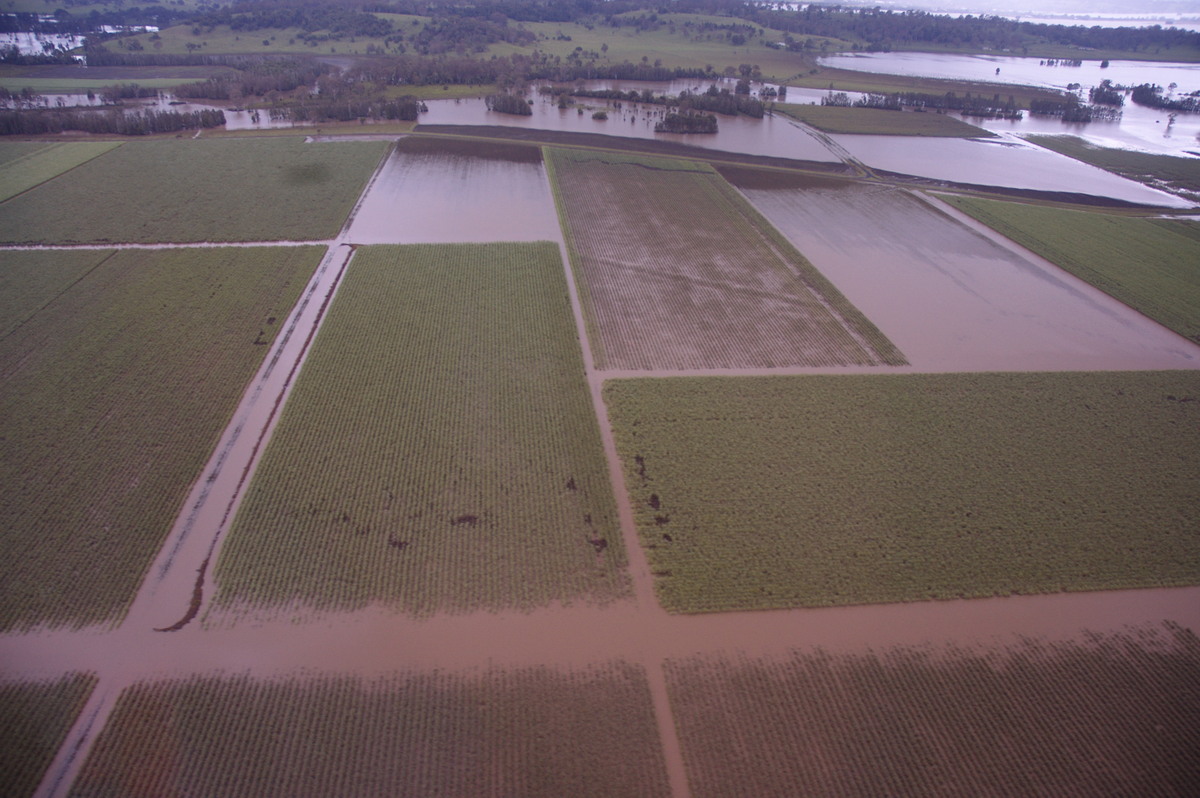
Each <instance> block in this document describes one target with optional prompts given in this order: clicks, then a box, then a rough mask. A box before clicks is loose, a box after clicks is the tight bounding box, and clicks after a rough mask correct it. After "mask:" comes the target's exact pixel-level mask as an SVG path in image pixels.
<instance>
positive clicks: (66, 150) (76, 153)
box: [0, 141, 121, 202]
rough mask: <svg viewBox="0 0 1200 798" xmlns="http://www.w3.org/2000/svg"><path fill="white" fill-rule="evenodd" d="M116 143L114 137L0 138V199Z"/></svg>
mask: <svg viewBox="0 0 1200 798" xmlns="http://www.w3.org/2000/svg"><path fill="white" fill-rule="evenodd" d="M119 146H121V145H120V142H116V141H87V142H83V141H81V142H62V143H59V144H32V143H31V142H0V202H4V200H6V199H9V198H11V197H15V196H16V195H17V194H20V193H21V192H23V191H28V190H29V189H31V188H33V187H34V186H38V185H41V184H42V183H45V182H46V181H47V180H49V179H51V178H53V177H57V176H58V175H60V174H62V173H63V172H66V171H68V170H70V169H74V168H75V167H76V166H79V165H80V164H83V163H87V162H88V161H90V160H92V159H93V158H96V157H98V156H100V155H103V154H104V153H106V152H108V151H109V150H111V149H114V148H116V147H119Z"/></svg>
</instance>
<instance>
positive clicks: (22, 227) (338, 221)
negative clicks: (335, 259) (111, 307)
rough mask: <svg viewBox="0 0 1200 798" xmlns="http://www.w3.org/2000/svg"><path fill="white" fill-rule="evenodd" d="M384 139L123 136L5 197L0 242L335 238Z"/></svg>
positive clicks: (383, 146) (382, 148) (380, 152)
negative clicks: (64, 172)
mask: <svg viewBox="0 0 1200 798" xmlns="http://www.w3.org/2000/svg"><path fill="white" fill-rule="evenodd" d="M387 146H388V145H387V143H386V142H382V141H370V142H331V143H321V144H305V143H304V139H303V138H299V137H289V138H258V139H249V138H248V139H233V138H229V139H221V140H211V141H209V140H204V139H198V140H191V139H183V140H174V139H168V140H159V141H128V142H125V143H124V144H123V145H122V146H120V147H118V148H116V149H115V150H113V151H112V152H108V153H105V154H104V155H102V156H101V157H99V158H96V159H94V160H92V161H89V162H87V163H85V164H83V165H82V166H79V167H78V168H76V169H73V170H71V173H70V175H69V176H63V177H61V178H59V179H56V180H51V181H49V182H47V183H43V184H42V185H40V186H38V187H37V188H35V189H32V190H31V191H27V192H25V193H24V194H22V195H21V196H19V197H14V198H13V199H10V200H9V201H8V202H6V203H4V205H3V212H0V241H6V242H18V243H101V244H103V243H109V242H114V243H116V242H138V243H154V242H163V241H166V242H191V241H277V240H320V239H326V238H332V237H333V236H335V235H336V234H337V232H338V230H339V229H340V228H341V226H342V223H343V222H345V220H346V217H347V216H348V215H349V213H350V210H351V209H352V208H353V207H354V203H355V201H356V200H357V199H358V195H359V193H360V192H361V191H362V189H363V186H364V185H366V182H367V180H368V179H369V178H370V176H371V173H372V171H373V170H374V169H375V167H376V165H377V164H378V163H379V161H380V158H381V157H382V156H383V154H384V152H385V150H386V149H387Z"/></svg>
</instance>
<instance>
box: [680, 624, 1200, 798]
mask: <svg viewBox="0 0 1200 798" xmlns="http://www.w3.org/2000/svg"><path fill="white" fill-rule="evenodd" d="M1164 627H1165V628H1164ZM934 633H935V634H936V631H935V632H934ZM1198 670H1200V641H1198V640H1197V638H1196V635H1195V633H1193V632H1192V631H1191V630H1190V629H1184V628H1180V627H1178V626H1175V625H1173V624H1164V625H1163V627H1155V626H1141V627H1133V628H1127V629H1126V630H1122V631H1119V632H1115V633H1109V634H1087V635H1085V636H1084V637H1083V639H1077V640H1066V641H1061V642H1059V641H1044V640H1036V639H1034V640H1024V641H1021V642H1017V643H1014V644H1012V645H1010V646H1006V647H1000V646H996V647H989V648H970V649H959V648H953V647H944V648H943V647H933V646H929V647H920V648H897V649H885V650H882V651H873V652H869V653H838V652H825V651H821V650H819V649H818V650H812V649H805V650H802V651H801V650H797V651H795V652H793V653H792V654H790V655H788V656H785V657H780V658H777V659H766V658H763V659H745V658H742V659H734V658H732V657H726V656H720V657H716V656H697V657H693V658H689V659H684V660H674V661H669V662H668V663H667V666H666V673H667V685H668V690H669V692H670V696H671V706H672V708H673V709H674V710H675V717H676V723H677V725H678V728H679V736H680V741H681V744H682V748H683V758H684V763H685V766H686V768H687V772H688V783H689V786H690V787H691V794H692V795H693V796H694V797H695V798H740V797H741V796H746V795H779V796H782V795H805V796H846V795H922V796H930V798H958V796H962V795H1112V796H1115V795H1187V794H1191V793H1192V792H1194V791H1195V789H1194V788H1195V784H1196V768H1195V761H1196V746H1195V744H1194V743H1195V718H1196V717H1197V715H1198V714H1200V691H1197V690H1196V673H1197V671H1198ZM798 752H800V753H799V754H798Z"/></svg>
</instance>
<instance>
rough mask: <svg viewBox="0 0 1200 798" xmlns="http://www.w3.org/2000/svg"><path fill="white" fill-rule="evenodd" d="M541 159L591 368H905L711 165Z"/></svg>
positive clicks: (570, 156)
mask: <svg viewBox="0 0 1200 798" xmlns="http://www.w3.org/2000/svg"><path fill="white" fill-rule="evenodd" d="M551 153H552V156H553V158H552V161H551V163H552V164H553V169H554V180H555V190H556V191H557V192H558V195H559V198H560V201H561V207H562V209H563V211H564V212H565V215H566V219H567V226H568V228H569V233H570V235H569V242H568V245H569V248H570V250H571V257H572V259H573V264H574V267H575V269H576V272H577V274H578V275H579V278H580V281H581V283H582V289H581V295H582V298H583V307H584V311H585V313H586V314H587V316H588V322H589V324H591V325H593V326H594V327H595V328H596V330H597V332H598V334H596V335H593V336H591V342H592V346H593V349H594V354H595V361H596V364H597V365H598V366H600V367H602V368H616V369H641V370H646V369H673V370H680V369H695V368H738V367H742V368H746V367H751V368H753V367H758V368H767V367H779V366H842V365H862V366H872V365H898V364H901V363H903V362H904V358H903V355H901V354H900V352H898V351H897V350H896V348H895V347H894V346H893V345H892V343H891V342H890V341H889V340H888V339H887V338H886V337H885V336H884V335H882V334H881V333H880V332H879V330H878V329H877V328H876V327H875V326H874V325H873V324H872V323H871V322H870V321H869V319H868V318H867V317H865V316H863V315H862V314H861V313H860V312H859V311H858V309H857V308H855V307H854V306H853V305H852V304H851V303H850V302H848V301H846V299H845V298H844V297H843V296H842V295H841V294H840V293H838V291H837V289H836V288H834V287H833V286H832V285H830V284H829V282H828V281H826V279H825V278H824V277H823V276H822V275H821V273H820V272H818V271H817V270H816V269H814V268H813V267H812V265H811V264H810V263H809V262H808V261H807V260H805V259H804V256H803V255H801V254H800V253H799V252H797V251H796V250H795V249H794V248H792V247H791V246H790V245H789V244H788V242H787V240H786V239H784V238H783V237H782V236H780V235H779V234H778V233H777V232H776V231H775V230H774V229H773V228H771V226H770V225H769V224H768V223H767V222H766V220H764V219H763V218H762V217H761V216H759V215H758V214H757V213H755V211H754V209H753V208H752V207H750V206H749V205H748V204H747V203H746V202H745V200H744V199H743V198H742V197H741V196H739V195H738V194H737V192H736V191H735V190H734V189H733V188H732V187H731V186H730V185H729V184H728V183H726V182H725V180H724V179H722V178H721V176H720V175H718V174H717V173H716V172H715V171H713V170H712V168H711V167H710V166H708V165H707V164H701V163H698V162H691V161H676V160H666V159H656V158H646V157H641V156H634V155H628V154H616V153H611V154H610V153H589V152H584V151H580V150H558V149H555V150H551Z"/></svg>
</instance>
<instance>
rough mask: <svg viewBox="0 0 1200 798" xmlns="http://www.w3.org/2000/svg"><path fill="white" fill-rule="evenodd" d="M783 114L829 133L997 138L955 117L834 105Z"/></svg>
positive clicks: (790, 108)
mask: <svg viewBox="0 0 1200 798" xmlns="http://www.w3.org/2000/svg"><path fill="white" fill-rule="evenodd" d="M775 110H776V111H778V112H779V113H782V114H786V115H787V116H790V117H792V118H793V119H798V120H799V121H801V122H804V123H805V124H808V125H812V126H813V127H815V128H817V129H818V130H823V131H825V132H826V133H865V134H868V135H877V136H940V137H949V138H978V137H988V136H992V135H995V134H993V133H991V132H990V131H987V130H984V129H983V128H981V127H976V126H975V125H972V124H968V123H967V122H964V121H962V120H961V119H958V118H956V117H953V116H949V115H947V114H936V113H913V112H909V111H885V110H883V109H882V108H843V107H839V106H834V105H797V104H794V103H780V104H778V105H776V106H775Z"/></svg>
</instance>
